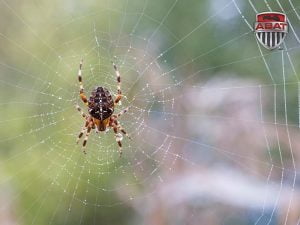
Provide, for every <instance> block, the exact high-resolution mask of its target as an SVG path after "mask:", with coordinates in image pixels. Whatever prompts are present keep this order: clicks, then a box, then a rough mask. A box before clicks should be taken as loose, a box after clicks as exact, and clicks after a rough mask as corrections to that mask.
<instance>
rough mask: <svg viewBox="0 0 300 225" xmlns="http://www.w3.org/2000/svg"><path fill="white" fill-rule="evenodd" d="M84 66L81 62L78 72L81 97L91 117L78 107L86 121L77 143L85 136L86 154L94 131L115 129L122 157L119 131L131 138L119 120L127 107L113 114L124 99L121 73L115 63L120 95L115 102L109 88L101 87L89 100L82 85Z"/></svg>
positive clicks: (97, 88) (118, 94)
mask: <svg viewBox="0 0 300 225" xmlns="http://www.w3.org/2000/svg"><path fill="white" fill-rule="evenodd" d="M82 65H83V60H81V61H80V64H79V71H78V81H79V86H80V91H79V96H80V98H81V100H82V101H83V103H84V104H85V105H86V106H87V107H88V113H89V115H86V114H85V113H84V112H83V110H82V109H81V108H80V106H79V105H76V108H77V110H78V111H79V112H80V113H81V116H82V117H83V118H84V119H85V124H84V126H83V128H82V129H81V131H80V133H79V135H78V138H77V141H76V143H77V144H78V142H79V140H80V138H81V137H82V136H83V135H84V134H85V138H84V140H83V143H82V146H83V152H84V153H85V154H86V151H85V148H86V143H87V141H88V138H89V135H90V133H91V131H92V129H96V133H98V132H99V131H107V130H108V129H109V128H113V130H114V133H115V137H116V142H117V143H118V145H119V154H120V157H121V155H122V143H121V141H122V139H123V135H122V134H121V133H120V132H119V131H121V132H122V133H123V134H125V135H126V136H127V137H128V138H129V139H131V138H130V136H129V135H128V134H127V133H126V131H125V130H124V128H123V127H122V126H121V125H120V123H119V122H118V120H117V119H118V118H119V117H120V116H121V115H123V114H124V113H126V112H127V111H128V109H129V108H128V107H127V108H126V109H123V110H122V111H121V112H120V113H118V114H113V112H114V108H115V106H116V105H117V104H118V103H119V102H120V100H121V98H122V92H121V77H120V72H119V70H118V68H117V66H116V65H115V64H114V63H113V67H114V70H115V73H116V76H117V84H118V93H117V96H116V98H115V100H113V98H112V96H111V94H110V92H109V91H108V90H107V88H105V87H100V86H98V87H96V88H95V89H94V90H93V91H92V92H91V95H90V98H89V99H88V98H87V97H86V95H85V93H84V89H83V84H82Z"/></svg>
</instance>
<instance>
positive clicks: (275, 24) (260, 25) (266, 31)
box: [254, 12, 288, 50]
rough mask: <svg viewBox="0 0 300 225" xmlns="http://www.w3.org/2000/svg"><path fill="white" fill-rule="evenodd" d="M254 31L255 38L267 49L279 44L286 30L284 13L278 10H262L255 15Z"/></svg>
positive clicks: (286, 24)
mask: <svg viewBox="0 0 300 225" xmlns="http://www.w3.org/2000/svg"><path fill="white" fill-rule="evenodd" d="M254 31H255V35H256V38H257V40H258V41H259V42H260V43H261V44H262V45H263V46H264V47H265V48H267V49H270V50H272V49H275V48H277V47H279V46H280V45H281V43H282V42H283V40H284V38H285V37H286V34H287V32H288V23H287V18H286V15H285V14H283V13H279V12H263V13H259V14H257V15H256V23H255V25H254Z"/></svg>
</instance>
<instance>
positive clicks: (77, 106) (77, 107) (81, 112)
mask: <svg viewBox="0 0 300 225" xmlns="http://www.w3.org/2000/svg"><path fill="white" fill-rule="evenodd" d="M76 109H77V110H78V112H80V114H81V116H82V117H83V118H85V119H87V115H86V114H85V113H84V112H83V111H82V109H81V108H80V106H79V105H76Z"/></svg>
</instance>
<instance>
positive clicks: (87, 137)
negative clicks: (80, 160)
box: [82, 122, 93, 154]
mask: <svg viewBox="0 0 300 225" xmlns="http://www.w3.org/2000/svg"><path fill="white" fill-rule="evenodd" d="M92 127H93V122H90V123H89V125H88V127H87V130H86V134H85V137H84V140H83V143H82V146H83V153H84V154H86V151H85V148H86V143H87V141H88V139H89V135H90V133H91V130H92Z"/></svg>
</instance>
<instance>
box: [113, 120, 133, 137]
mask: <svg viewBox="0 0 300 225" xmlns="http://www.w3.org/2000/svg"><path fill="white" fill-rule="evenodd" d="M114 123H115V124H116V126H117V128H118V129H119V130H120V131H121V132H122V133H123V134H125V135H126V137H128V139H130V140H132V139H131V137H130V135H129V134H127V132H126V131H125V130H124V128H123V127H122V126H121V124H120V123H119V122H118V121H117V120H116V119H115V120H114Z"/></svg>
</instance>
